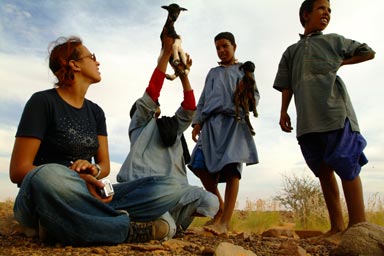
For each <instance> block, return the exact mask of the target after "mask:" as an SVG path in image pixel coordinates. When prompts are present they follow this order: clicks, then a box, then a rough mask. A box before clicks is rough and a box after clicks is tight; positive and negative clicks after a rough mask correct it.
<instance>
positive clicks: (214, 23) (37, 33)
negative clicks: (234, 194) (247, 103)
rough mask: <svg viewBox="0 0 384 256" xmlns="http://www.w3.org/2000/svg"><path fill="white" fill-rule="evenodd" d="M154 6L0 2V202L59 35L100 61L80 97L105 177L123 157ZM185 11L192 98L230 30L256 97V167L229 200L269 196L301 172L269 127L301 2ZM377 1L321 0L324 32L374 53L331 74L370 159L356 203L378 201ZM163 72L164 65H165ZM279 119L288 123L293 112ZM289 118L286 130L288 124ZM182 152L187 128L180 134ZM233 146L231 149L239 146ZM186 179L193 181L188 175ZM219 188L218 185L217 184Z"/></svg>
mask: <svg viewBox="0 0 384 256" xmlns="http://www.w3.org/2000/svg"><path fill="white" fill-rule="evenodd" d="M170 3H172V1H171V2H169V1H154V0H136V1H134V0H126V1H124V0H121V1H103V0H82V1H77V0H76V1H75V0H67V1H50V0H34V1H32V0H30V1H27V0H0V38H1V39H0V89H1V94H0V145H1V147H0V201H2V200H5V199H7V198H11V199H13V198H14V197H15V195H16V193H17V188H16V186H15V185H14V184H12V183H11V182H10V181H9V177H8V168H9V159H10V155H11V152H12V147H13V142H14V135H15V132H16V129H17V125H18V122H19V118H20V115H21V112H22V110H23V107H24V104H25V102H26V101H27V100H28V99H29V97H30V96H31V94H32V93H33V92H35V91H39V90H44V89H47V88H51V87H52V86H53V83H54V81H55V79H54V77H53V75H52V74H51V73H50V71H49V69H48V64H47V57H48V51H47V49H48V46H49V43H50V42H52V41H53V40H55V39H56V38H57V37H59V36H70V35H77V36H80V37H81V38H82V39H83V41H84V44H85V45H86V46H87V47H88V49H90V51H91V52H94V53H96V55H97V58H98V60H99V61H100V63H101V65H100V71H101V75H102V81H101V82H100V83H98V84H95V85H92V86H91V87H90V89H89V90H88V94H87V98H89V99H91V100H92V101H95V102H97V103H98V104H99V105H100V106H102V107H103V109H104V111H105V113H106V117H107V125H108V131H109V147H110V154H111V160H112V172H111V179H112V180H114V179H115V177H114V176H115V174H116V173H117V171H118V170H119V166H120V165H121V163H122V162H123V161H124V159H125V156H126V155H127V153H128V152H129V140H128V135H127V128H128V125H129V122H130V119H129V115H128V112H129V109H130V107H131V105H132V103H133V102H134V101H135V100H136V99H137V98H138V97H140V96H141V95H142V93H143V91H144V89H145V87H146V86H147V83H148V80H149V77H150V74H151V72H152V70H153V68H154V67H155V65H156V59H157V57H158V54H159V51H160V38H159V36H160V31H161V29H162V26H163V24H164V22H165V19H166V11H165V10H164V9H162V8H160V6H161V5H168V4H170ZM176 3H178V4H179V5H181V6H183V7H185V8H187V9H188V11H186V12H183V13H182V14H181V15H180V17H179V19H178V21H177V23H176V31H177V32H178V33H179V34H181V36H182V39H183V48H184V49H185V50H186V51H187V52H188V53H190V55H191V57H192V59H193V66H192V68H191V73H190V80H191V82H192V86H193V88H194V90H195V95H196V98H197V99H198V98H199V96H200V93H201V91H202V89H203V86H204V79H205V76H206V74H207V72H208V70H209V69H210V68H211V67H213V66H215V65H216V63H217V60H218V59H217V56H216V51H215V48H214V44H213V37H214V36H215V35H216V34H217V33H219V32H222V31H231V32H233V33H234V35H235V37H236V40H237V44H238V47H237V51H236V57H237V58H238V59H239V60H240V61H246V60H251V61H253V62H254V63H255V65H256V71H255V76H256V82H257V84H258V87H259V90H260V93H261V101H260V105H259V108H258V112H259V117H258V118H257V119H255V118H253V119H252V123H253V126H254V128H255V129H256V132H257V134H256V136H255V138H254V139H255V142H256V145H257V148H258V152H259V158H260V163H259V164H257V165H253V166H248V167H245V168H244V171H243V179H242V180H241V183H240V191H239V197H238V201H239V204H240V206H241V205H244V202H245V201H246V200H247V199H248V200H251V201H255V200H257V199H269V198H271V197H273V196H274V195H276V194H277V193H278V192H279V191H280V190H281V186H282V175H287V176H291V175H293V174H295V175H299V176H302V175H307V176H309V177H312V174H311V172H310V171H309V170H308V168H307V167H306V165H305V163H304V161H303V159H302V156H301V153H300V150H299V147H298V145H297V142H296V138H295V133H292V134H286V133H283V132H281V131H280V128H279V125H278V119H279V113H280V96H281V95H280V93H279V92H277V91H275V90H273V89H272V83H273V80H274V77H275V74H276V70H277V65H278V63H279V60H280V57H281V55H282V53H283V51H284V50H285V49H286V47H287V46H288V45H290V44H292V43H294V42H296V41H297V40H298V39H299V33H302V32H303V29H302V27H301V25H300V23H299V19H298V9H299V6H300V4H301V0H290V1H287V0H269V1H254V0H242V1H237V2H235V1H231V0H211V1H204V0H194V1H187V0H180V1H176ZM383 7H384V4H383V3H382V1H381V0H370V1H369V2H364V3H363V2H361V1H357V0H338V1H331V8H332V19H331V22H330V25H329V26H328V28H327V29H326V30H325V32H326V33H331V32H336V33H339V34H342V35H344V36H345V37H347V38H351V39H354V40H357V41H359V42H365V43H367V44H368V45H370V46H371V47H372V48H373V49H374V50H375V51H376V52H377V54H376V58H375V59H374V60H372V61H369V62H366V63H362V64H358V65H353V66H345V67H342V68H341V69H340V71H339V75H340V76H341V77H342V78H343V80H344V82H345V83H346V85H347V88H348V90H349V94H350V96H351V99H352V102H353V105H354V108H355V111H356V113H357V116H358V119H359V123H360V128H361V131H362V133H363V135H364V136H365V138H366V139H367V141H368V146H367V149H366V150H365V153H366V155H367V156H368V158H369V160H370V162H369V163H368V164H367V165H366V166H365V167H364V168H363V171H362V173H361V177H362V181H363V186H364V192H365V195H366V199H367V198H368V197H369V196H370V195H371V194H373V193H379V195H381V196H382V197H383V196H384V186H383V185H382V184H383V181H384V172H383V170H384V161H383V160H384V159H383V155H384V150H383V145H384V135H383V132H382V131H383V130H384V122H383V117H382V116H383V114H382V113H381V106H380V105H379V102H381V101H382V95H384V89H383V88H384V87H383V85H384V72H383V71H382V67H383V63H384V62H383V57H382V54H381V53H382V52H384V46H383V41H384V36H383V34H382V33H381V31H382V28H381V25H382V24H381V23H378V22H377V21H378V20H381V15H382V13H381V10H382V9H383ZM168 71H169V72H171V69H170V68H169V69H168ZM181 98H182V94H181V85H180V82H179V81H177V80H175V81H173V82H168V81H166V82H165V85H164V87H163V91H162V93H161V96H160V102H161V105H162V113H163V114H165V115H172V114H173V113H174V111H175V110H176V108H177V107H178V106H179V104H180V102H181ZM289 113H290V115H291V117H292V119H293V120H294V118H295V109H294V106H293V105H291V107H290V110H289ZM295 123H296V122H295V121H294V125H295ZM185 134H186V137H187V141H188V144H189V147H190V149H191V150H192V148H193V146H194V143H193V141H192V140H191V135H190V134H191V129H188V130H187V131H186V133H185ZM240 146H241V145H239V147H240ZM188 176H189V180H190V183H192V184H195V185H200V182H199V180H198V179H197V178H196V177H195V176H194V175H193V174H191V173H189V174H188ZM220 188H221V190H222V189H223V187H220Z"/></svg>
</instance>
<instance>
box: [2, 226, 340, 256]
mask: <svg viewBox="0 0 384 256" xmlns="http://www.w3.org/2000/svg"><path fill="white" fill-rule="evenodd" d="M223 242H228V243H230V244H232V245H238V246H241V247H242V248H244V249H245V250H250V251H252V252H253V253H254V254H256V255H258V256H261V255H270V256H272V255H280V256H281V255H285V256H288V255H313V256H315V255H329V252H330V251H331V250H332V249H334V248H335V247H336V244H334V243H332V242H331V241H329V240H324V239H322V240H313V239H308V238H307V239H300V238H298V237H285V236H281V235H279V236H277V237H273V236H261V235H255V234H245V233H240V234H230V235H229V236H228V237H218V236H213V235H212V234H210V233H208V232H205V231H203V230H202V229H201V228H194V229H191V230H188V231H187V232H186V233H185V234H184V235H182V236H180V237H177V238H174V239H171V240H169V241H165V242H162V243H160V242H151V243H145V244H119V245H113V246H112V245H110V246H97V247H70V246H67V247H63V246H60V245H44V244H41V243H40V242H39V240H38V238H37V237H27V236H25V235H23V234H20V233H17V232H16V233H14V234H8V235H7V234H1V235H0V255H9V256H10V255H23V256H24V255H50V256H51V255H164V256H165V255H214V253H215V250H216V248H217V247H218V245H219V244H220V243H223ZM232 255H233V254H232ZM243 255H245V254H243Z"/></svg>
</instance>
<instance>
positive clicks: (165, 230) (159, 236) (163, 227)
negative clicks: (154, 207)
mask: <svg viewBox="0 0 384 256" xmlns="http://www.w3.org/2000/svg"><path fill="white" fill-rule="evenodd" d="M175 233H176V225H175V221H174V220H173V218H172V217H171V215H170V214H169V213H166V214H164V215H162V216H161V217H160V218H159V219H157V220H154V221H147V222H135V221H131V223H130V226H129V234H128V239H127V242H128V243H145V242H149V241H151V240H159V241H161V240H167V239H170V238H172V237H173V236H174V235H175Z"/></svg>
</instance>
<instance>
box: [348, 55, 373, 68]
mask: <svg viewBox="0 0 384 256" xmlns="http://www.w3.org/2000/svg"><path fill="white" fill-rule="evenodd" d="M374 57H375V52H369V53H367V54H363V55H355V56H353V57H351V58H348V59H345V60H343V62H342V63H341V66H343V65H350V64H357V63H360V62H364V61H367V60H371V59H373V58H374Z"/></svg>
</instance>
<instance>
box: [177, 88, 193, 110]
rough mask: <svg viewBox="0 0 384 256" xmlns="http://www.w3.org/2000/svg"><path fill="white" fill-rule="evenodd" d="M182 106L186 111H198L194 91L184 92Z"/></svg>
mask: <svg viewBox="0 0 384 256" xmlns="http://www.w3.org/2000/svg"><path fill="white" fill-rule="evenodd" d="M181 106H182V107H183V108H184V109H186V110H196V101H195V94H194V93H193V90H190V91H184V101H183V102H182V103H181Z"/></svg>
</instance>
